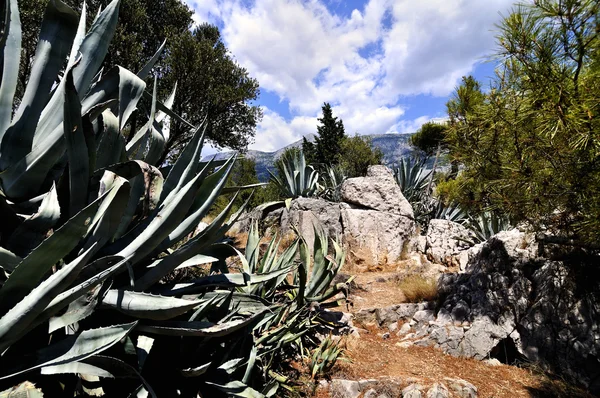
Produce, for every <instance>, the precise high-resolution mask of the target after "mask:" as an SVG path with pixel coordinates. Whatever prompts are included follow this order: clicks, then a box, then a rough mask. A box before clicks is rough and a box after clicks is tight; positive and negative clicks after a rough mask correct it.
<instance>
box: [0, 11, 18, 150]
mask: <svg viewBox="0 0 600 398" xmlns="http://www.w3.org/2000/svg"><path fill="white" fill-rule="evenodd" d="M3 4H4V5H5V7H6V9H5V10H3V11H4V24H3V28H4V29H3V30H4V31H3V32H2V33H3V34H2V38H1V39H0V48H1V49H2V55H1V57H0V61H1V62H2V63H3V65H2V82H1V83H0V141H2V140H3V136H4V133H5V132H6V129H7V128H8V126H9V124H10V119H11V114H12V109H13V98H14V96H15V91H16V89H17V80H18V77H19V63H20V61H21V21H20V19H19V5H18V3H17V0H8V1H5V2H3Z"/></svg>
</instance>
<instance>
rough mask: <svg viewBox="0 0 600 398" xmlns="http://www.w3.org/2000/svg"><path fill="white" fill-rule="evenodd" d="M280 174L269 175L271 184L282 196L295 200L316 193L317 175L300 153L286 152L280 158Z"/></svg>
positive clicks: (317, 187)
mask: <svg viewBox="0 0 600 398" xmlns="http://www.w3.org/2000/svg"><path fill="white" fill-rule="evenodd" d="M279 165H280V167H281V168H282V170H281V172H280V173H278V174H277V175H275V174H273V173H272V172H271V171H269V174H271V182H272V183H273V184H275V186H277V188H278V189H279V191H280V192H281V193H282V194H283V196H284V197H285V198H286V199H288V198H291V199H293V198H297V197H299V196H304V197H307V196H313V195H316V193H317V192H318V189H319V186H318V181H319V173H318V172H317V171H316V170H315V169H314V167H312V166H310V165H308V164H307V163H306V159H305V158H304V153H303V152H302V151H290V152H286V153H284V154H283V155H282V157H281V158H280V163H279Z"/></svg>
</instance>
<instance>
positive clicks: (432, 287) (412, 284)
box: [398, 274, 438, 303]
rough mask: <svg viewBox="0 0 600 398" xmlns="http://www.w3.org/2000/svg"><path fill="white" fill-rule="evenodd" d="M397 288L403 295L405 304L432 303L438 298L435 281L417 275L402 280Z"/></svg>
mask: <svg viewBox="0 0 600 398" xmlns="http://www.w3.org/2000/svg"><path fill="white" fill-rule="evenodd" d="M398 288H399V289H400V290H402V293H404V297H405V298H406V302H407V303H421V302H423V301H434V300H435V299H437V297H438V288H437V281H436V280H434V279H431V278H429V279H427V278H425V277H423V276H422V275H418V274H413V275H408V276H406V277H404V278H402V279H401V280H400V282H399V283H398Z"/></svg>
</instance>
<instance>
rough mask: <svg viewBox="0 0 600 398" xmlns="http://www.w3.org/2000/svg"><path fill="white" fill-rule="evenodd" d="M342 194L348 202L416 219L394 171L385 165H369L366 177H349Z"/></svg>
mask: <svg viewBox="0 0 600 398" xmlns="http://www.w3.org/2000/svg"><path fill="white" fill-rule="evenodd" d="M341 194H342V200H343V201H344V202H346V203H349V204H352V205H356V206H359V207H361V208H365V209H371V210H378V211H381V212H384V213H390V214H397V215H401V216H405V217H408V218H410V219H414V213H413V209H412V206H411V205H410V203H408V200H406V199H405V198H404V195H402V191H401V190H400V186H399V185H398V183H397V182H396V180H395V178H394V175H393V174H392V171H391V170H390V169H389V168H387V167H385V166H381V165H377V166H369V169H368V171H367V176H366V177H357V178H349V179H347V180H346V181H344V183H343V184H342V188H341Z"/></svg>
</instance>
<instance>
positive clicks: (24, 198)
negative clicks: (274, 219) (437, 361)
mask: <svg viewBox="0 0 600 398" xmlns="http://www.w3.org/2000/svg"><path fill="white" fill-rule="evenodd" d="M4 6H5V7H4V9H3V10H2V11H3V12H4V21H5V24H4V29H3V36H2V40H1V41H0V42H1V45H2V48H1V50H2V54H3V57H2V58H1V60H0V62H3V65H2V82H1V86H0V113H1V114H0V140H1V143H0V219H2V223H0V224H1V225H0V233H1V235H0V267H1V268H2V273H1V275H2V279H1V281H0V282H1V288H0V352H1V354H0V355H1V358H2V359H1V363H2V365H1V366H0V380H2V381H0V387H1V386H4V387H9V386H12V385H15V384H18V383H19V382H23V381H24V380H26V379H30V380H34V381H37V380H41V381H42V382H43V383H47V384H48V383H50V386H51V388H56V386H57V385H60V386H62V387H61V388H62V392H61V394H64V395H69V394H70V395H74V394H75V393H77V394H80V393H81V391H80V389H81V381H86V380H90V379H93V378H98V377H101V378H103V381H104V382H103V383H102V384H101V387H100V389H102V388H104V389H106V392H107V393H110V391H111V388H112V391H113V392H115V391H118V392H119V394H123V393H124V392H127V393H128V392H129V391H134V394H137V395H138V396H147V395H151V396H157V395H161V396H174V395H175V394H176V390H181V389H182V386H184V387H185V386H188V387H189V386H190V385H191V386H192V387H190V388H192V389H194V390H195V391H196V392H197V391H198V390H202V389H203V388H208V389H209V390H210V389H211V388H212V389H215V390H214V391H221V392H220V393H221V394H228V393H229V392H228V391H227V389H226V388H225V387H222V385H223V386H226V385H227V383H230V382H232V380H231V377H230V374H229V373H228V372H227V364H226V358H227V355H225V353H224V350H223V348H222V347H223V346H226V342H227V341H228V339H239V336H240V335H241V336H249V335H250V336H251V334H252V333H251V331H252V328H254V327H255V325H256V323H257V322H259V321H260V320H261V319H262V317H263V316H264V314H265V313H266V312H267V311H268V308H269V306H268V305H267V304H264V303H263V302H261V300H260V298H254V297H251V298H244V299H239V297H237V296H232V294H230V292H227V294H225V293H211V294H208V293H209V290H211V286H219V285H220V284H223V281H222V280H221V281H218V282H214V281H213V280H212V279H205V280H201V281H194V282H193V283H191V284H190V285H189V286H188V288H190V289H191V290H194V289H196V290H200V293H193V294H188V295H186V296H183V293H180V292H179V291H178V290H177V289H176V287H174V286H168V285H164V284H159V283H158V282H159V281H160V280H161V279H162V278H164V277H165V276H166V275H167V274H169V273H171V272H172V271H173V270H174V269H176V268H177V267H184V266H193V265H195V264H198V263H202V262H204V261H206V258H207V257H210V253H212V252H213V251H215V250H216V249H215V248H218V247H219V245H218V244H215V243H216V242H218V241H219V240H220V237H221V236H222V235H223V234H224V232H225V231H226V230H227V229H228V228H229V226H230V225H231V223H233V222H234V221H235V219H236V217H237V215H238V214H239V212H238V213H236V214H234V215H232V216H231V217H229V213H230V210H231V203H230V204H229V206H227V207H226V208H225V210H223V212H222V213H221V214H220V215H219V216H218V217H216V218H215V220H214V221H213V222H212V223H211V224H210V225H209V226H208V227H207V228H206V229H205V230H203V231H202V233H200V234H198V235H197V236H195V237H193V238H192V239H190V240H188V241H187V242H185V243H184V244H183V245H178V243H179V242H181V241H182V240H183V239H184V238H185V237H187V236H188V235H189V234H190V232H192V231H193V230H194V229H195V227H196V225H197V224H198V223H199V221H200V219H202V217H203V216H204V215H205V214H206V212H207V211H208V210H209V208H210V207H211V205H212V203H213V202H214V200H215V199H216V198H217V197H218V196H219V194H220V193H221V192H222V188H223V186H224V185H225V182H226V180H227V178H228V175H229V173H230V172H231V168H232V166H233V163H234V161H235V159H234V158H232V159H229V160H228V161H226V162H224V163H223V164H218V165H217V163H216V162H208V163H201V162H200V159H201V157H200V155H201V150H202V144H203V131H204V129H205V127H206V125H205V124H202V125H200V126H198V127H195V128H194V129H195V131H194V134H193V138H192V140H191V141H190V142H189V144H188V145H187V146H186V147H185V149H184V150H183V151H182V152H181V154H180V156H179V158H178V159H177V161H176V162H175V163H174V164H173V165H172V166H171V167H170V168H168V170H169V171H168V173H165V175H166V177H164V176H163V174H162V173H161V171H160V170H159V169H158V166H159V165H158V164H157V162H158V161H159V159H160V158H161V154H162V152H163V150H164V147H165V141H166V140H167V139H168V119H169V118H177V119H178V120H180V121H182V122H184V123H186V122H185V120H184V119H182V118H181V117H180V116H178V115H176V114H174V113H173V112H172V111H171V110H170V109H169V102H170V101H169V100H167V101H166V102H165V103H162V102H160V101H158V100H157V97H156V80H155V81H154V86H153V90H152V94H150V93H148V92H146V83H145V81H144V79H145V78H146V77H147V76H148V75H149V73H150V71H151V70H152V68H153V65H154V63H155V62H156V60H157V59H158V56H159V54H160V52H161V51H162V46H161V48H160V49H159V50H158V51H157V54H156V55H155V56H154V57H153V58H152V59H151V60H150V61H149V62H148V64H147V65H146V66H145V67H144V68H143V69H142V70H141V71H139V72H138V73H137V74H136V73H132V72H130V71H128V70H126V69H123V68H121V67H114V68H113V69H111V70H109V71H106V72H105V73H103V72H101V71H100V72H99V71H98V69H99V67H100V65H101V63H102V60H103V58H104V56H105V54H106V52H107V48H108V45H109V42H110V39H111V37H112V36H113V34H114V31H115V27H116V23H117V17H118V10H119V1H118V0H114V1H113V2H111V3H110V4H109V5H108V6H107V7H106V8H105V9H104V10H102V11H101V12H99V13H98V14H97V16H96V18H95V20H94V22H93V24H92V25H91V27H90V29H89V31H87V32H86V29H85V21H86V9H85V5H84V7H83V10H82V13H81V15H80V16H78V15H77V14H76V13H75V12H74V11H73V10H72V9H71V8H69V7H68V6H66V5H65V4H64V3H62V2H61V1H60V0H53V1H50V2H49V4H48V8H47V10H46V13H45V18H44V21H43V24H42V28H41V32H40V40H39V42H38V43H39V44H38V48H37V51H36V58H35V60H34V62H33V66H32V72H31V76H30V77H29V81H28V85H27V87H26V90H25V93H24V95H23V98H21V99H16V98H14V96H15V88H16V79H17V72H18V67H19V54H20V53H21V48H20V41H21V27H20V22H19V10H18V7H17V1H16V0H8V1H6V2H4ZM163 46H164V44H163ZM65 63H66V69H64V73H62V74H61V70H62V69H61V68H63V65H65ZM57 79H58V81H59V83H58V85H57V86H56V87H53V83H54V82H55V81H56V80H57ZM142 96H146V97H147V98H148V99H149V100H151V107H150V110H149V111H148V113H147V122H146V123H145V124H144V125H143V126H142V127H141V129H140V130H138V131H131V132H129V134H130V137H131V139H130V140H129V142H128V143H126V140H125V137H124V134H123V131H124V128H125V127H126V126H127V124H128V119H129V117H130V115H131V114H132V112H133V111H134V110H135V109H140V110H141V108H140V105H139V104H140V99H141V98H142ZM172 97H173V96H171V97H170V98H172ZM16 102H18V103H19V106H18V107H15V106H13V104H14V103H16ZM13 108H15V112H14V115H13V112H12V111H13ZM188 125H189V123H188ZM190 127H191V128H193V126H190ZM217 166H219V167H217ZM241 210H243V208H242V209H240V211H241ZM210 258H212V257H210ZM217 260H220V261H217V263H220V262H222V259H220V258H219V259H217ZM217 277H218V275H217ZM209 278H211V277H209ZM213 279H214V277H213ZM250 279H252V276H250ZM228 283H229V282H228ZM246 284H248V281H247V280H244V282H243V283H242V285H246ZM230 285H231V283H229V285H227V286H230ZM213 289H214V288H213ZM259 304H260V305H259ZM234 307H235V308H236V309H234ZM234 335H235V336H236V337H232V336H234ZM163 336H175V337H177V339H175V340H173V339H172V338H168V337H167V338H165V337H163ZM190 339H191V340H193V343H192V342H191V341H190ZM209 341H210V343H209ZM173 344H175V346H174V345H173ZM189 344H192V346H193V347H194V349H192V350H187V351H186V350H184V349H182V347H185V346H186V345H189ZM196 350H204V351H203V352H204V353H205V354H206V355H207V357H203V356H199V355H197V351H196ZM151 351H152V352H154V351H158V354H157V356H158V357H160V358H161V360H162V361H164V362H162V363H161V361H158V363H156V360H155V359H154V358H155V356H153V355H149V354H150V352H151ZM205 358H208V359H205ZM165 364H169V365H167V366H165ZM224 367H225V370H224ZM40 373H41V374H43V375H53V376H54V377H55V379H50V380H56V382H53V381H48V378H42V379H40V378H39V374H40ZM75 375H76V376H75ZM158 375H160V376H164V375H168V376H169V377H170V380H171V381H172V383H171V384H169V385H167V386H164V385H163V384H165V383H161V386H160V388H161V390H160V391H159V390H156V391H155V390H153V388H152V386H151V385H150V384H149V383H148V382H147V380H148V378H150V379H152V378H154V377H156V376H158ZM107 377H108V378H113V377H117V378H125V379H126V381H122V382H121V381H120V383H121V384H117V386H118V387H115V384H114V383H113V384H111V383H110V382H108V380H107V379H106V378H107ZM73 378H77V379H81V380H80V381H78V382H73ZM185 380H192V381H193V383H188V384H187V385H186V384H185V382H184V381H185ZM208 381H211V382H212V383H213V384H212V386H213V387H211V386H209V385H208ZM234 382H235V381H234ZM218 383H221V384H218ZM239 383H242V382H241V381H240V382H239ZM23 386H26V385H23ZM155 389H156V387H155ZM211 391H212V390H211ZM222 391H226V392H225V393H223V392H222ZM157 392H159V394H157ZM98 393H99V392H98V391H96V394H98ZM215 394H217V393H215ZM196 395H197V394H196V393H195V392H194V393H193V396H196ZM213 395H214V394H213Z"/></svg>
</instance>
